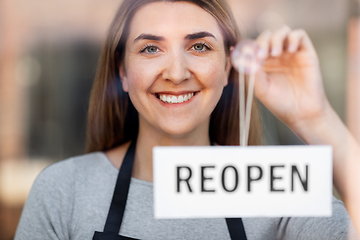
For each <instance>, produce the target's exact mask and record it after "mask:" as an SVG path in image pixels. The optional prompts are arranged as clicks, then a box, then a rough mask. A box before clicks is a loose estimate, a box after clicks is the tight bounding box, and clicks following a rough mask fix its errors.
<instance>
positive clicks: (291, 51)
mask: <svg viewBox="0 0 360 240" xmlns="http://www.w3.org/2000/svg"><path fill="white" fill-rule="evenodd" d="M295 51H296V47H295V45H289V47H288V52H289V53H293V52H295Z"/></svg>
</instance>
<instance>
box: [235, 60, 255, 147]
mask: <svg viewBox="0 0 360 240" xmlns="http://www.w3.org/2000/svg"><path fill="white" fill-rule="evenodd" d="M241 58H244V60H243V61H241V60H242V59H241ZM245 58H246V54H243V55H241V57H240V63H243V64H240V65H239V108H240V109H239V121H240V129H239V130H240V134H239V135H240V146H247V145H248V141H249V132H250V119H251V108H252V102H253V98H254V97H253V96H254V83H255V74H256V57H255V56H254V54H252V58H251V67H250V73H249V88H248V94H247V99H246V109H245V64H246V59H245Z"/></svg>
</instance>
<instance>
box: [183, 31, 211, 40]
mask: <svg viewBox="0 0 360 240" xmlns="http://www.w3.org/2000/svg"><path fill="white" fill-rule="evenodd" d="M204 37H212V38H214V39H215V40H216V37H215V36H214V35H213V34H211V33H209V32H196V33H192V34H188V35H186V37H185V39H190V40H193V39H199V38H204Z"/></svg>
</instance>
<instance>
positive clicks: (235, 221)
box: [226, 218, 247, 240]
mask: <svg viewBox="0 0 360 240" xmlns="http://www.w3.org/2000/svg"><path fill="white" fill-rule="evenodd" d="M226 225H227V227H228V229H229V233H230V238H231V240H247V238H246V234H245V228H244V224H243V221H242V219H241V218H226Z"/></svg>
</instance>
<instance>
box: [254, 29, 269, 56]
mask: <svg viewBox="0 0 360 240" xmlns="http://www.w3.org/2000/svg"><path fill="white" fill-rule="evenodd" d="M270 37H271V31H270V30H265V31H264V32H262V33H261V34H260V35H259V37H258V38H257V39H256V43H257V45H258V51H257V57H258V58H259V59H260V60H264V59H266V58H267V57H268V56H269V48H270Z"/></svg>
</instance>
